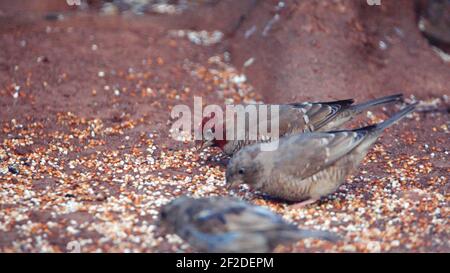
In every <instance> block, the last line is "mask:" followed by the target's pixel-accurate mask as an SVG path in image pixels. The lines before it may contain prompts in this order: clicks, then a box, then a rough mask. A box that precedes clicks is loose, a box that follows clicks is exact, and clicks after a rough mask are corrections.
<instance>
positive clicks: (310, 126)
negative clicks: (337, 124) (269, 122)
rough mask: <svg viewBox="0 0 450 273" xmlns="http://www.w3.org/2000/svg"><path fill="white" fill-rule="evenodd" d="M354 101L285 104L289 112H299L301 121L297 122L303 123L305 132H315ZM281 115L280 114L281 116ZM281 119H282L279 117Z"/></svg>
mask: <svg viewBox="0 0 450 273" xmlns="http://www.w3.org/2000/svg"><path fill="white" fill-rule="evenodd" d="M353 102H354V101H353V100H352V99H349V100H339V101H331V102H303V103H292V104H287V105H286V106H288V108H290V111H297V112H298V111H300V112H301V113H302V119H303V120H301V119H300V120H298V122H301V123H304V127H305V129H307V130H306V131H315V130H318V129H320V128H321V127H323V126H324V125H326V124H327V123H328V122H330V121H331V120H333V119H334V118H335V117H336V115H338V113H340V112H341V111H343V110H345V109H347V108H348V107H350V105H351V104H352V103H353ZM281 115H282V114H281ZM281 119H283V117H282V116H281Z"/></svg>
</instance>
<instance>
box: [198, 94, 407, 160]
mask: <svg viewBox="0 0 450 273" xmlns="http://www.w3.org/2000/svg"><path fill="white" fill-rule="evenodd" d="M402 98H403V95H402V94H396V95H391V96H387V97H382V98H378V99H374V100H371V101H368V102H365V103H361V104H356V105H353V102H354V100H353V99H349V100H339V101H331V102H303V103H292V104H280V105H278V106H279V137H280V138H281V137H283V136H287V135H291V134H295V133H305V132H317V131H322V132H323V131H329V130H336V129H339V128H340V126H341V125H342V124H344V123H345V122H347V121H350V120H351V119H352V118H353V117H355V116H356V115H358V114H360V113H362V112H364V111H365V110H367V109H368V108H370V107H373V106H376V105H380V104H385V103H390V102H396V101H400V100H402ZM255 106H256V107H257V108H258V107H259V106H260V105H255ZM270 106H271V105H270ZM269 109H270V108H269ZM257 113H259V111H258V112H257ZM214 117H215V115H214V113H212V115H211V116H209V117H205V118H203V120H202V123H201V124H200V129H201V130H202V132H205V134H204V135H203V140H199V141H197V143H196V145H197V146H198V147H199V148H198V149H199V150H202V149H204V148H206V147H210V146H213V147H219V148H220V149H221V150H222V151H223V152H224V153H225V154H227V155H233V154H234V153H236V152H237V151H238V150H239V149H241V148H242V147H244V146H247V145H250V144H254V143H256V142H260V141H263V140H265V139H268V138H269V137H270V136H265V135H261V132H258V134H259V135H258V136H257V139H258V140H252V139H249V126H256V124H247V122H246V124H245V126H246V127H245V132H246V135H245V139H243V140H237V139H236V137H234V138H233V139H227V134H226V130H227V127H226V124H227V122H223V123H219V124H215V120H214ZM217 126H219V127H217ZM267 126H268V128H272V127H271V123H270V118H269V120H268V125H267ZM220 127H222V128H223V137H222V138H221V139H216V137H215V130H216V128H220ZM205 129H206V130H205Z"/></svg>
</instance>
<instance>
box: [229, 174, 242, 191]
mask: <svg viewBox="0 0 450 273" xmlns="http://www.w3.org/2000/svg"><path fill="white" fill-rule="evenodd" d="M225 176H226V178H225V179H226V180H225V183H226V188H227V189H228V190H237V189H239V185H241V184H242V183H243V181H241V180H239V179H236V180H233V181H231V179H230V177H228V176H227V175H225Z"/></svg>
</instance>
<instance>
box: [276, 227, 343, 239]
mask: <svg viewBox="0 0 450 273" xmlns="http://www.w3.org/2000/svg"><path fill="white" fill-rule="evenodd" d="M283 237H285V239H288V240H301V239H306V238H314V239H320V240H326V241H330V242H337V241H339V240H341V238H340V237H339V236H338V235H337V234H336V233H333V232H329V231H323V230H305V229H299V230H295V231H289V232H285V233H284V236H283Z"/></svg>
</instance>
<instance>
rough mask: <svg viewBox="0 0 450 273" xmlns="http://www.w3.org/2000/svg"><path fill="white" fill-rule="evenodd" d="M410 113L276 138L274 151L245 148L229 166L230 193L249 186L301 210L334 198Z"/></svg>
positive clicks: (227, 173) (405, 110)
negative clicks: (361, 125)
mask: <svg viewBox="0 0 450 273" xmlns="http://www.w3.org/2000/svg"><path fill="white" fill-rule="evenodd" d="M414 108H415V104H414V105H409V106H407V107H406V108H405V109H403V110H401V111H400V112H398V113H396V114H395V115H394V116H392V117H391V118H389V119H388V120H386V121H384V122H382V123H379V124H376V125H372V126H368V127H364V128H360V129H356V130H343V131H335V132H326V133H322V132H315V133H304V134H297V135H292V136H288V137H284V138H281V139H280V140H279V146H278V149H277V150H275V151H261V149H260V144H254V145H251V146H247V147H245V148H243V149H241V150H240V151H239V152H237V153H236V154H235V155H234V156H233V158H232V159H231V160H230V162H229V164H228V166H227V170H226V181H227V184H228V185H229V186H230V187H236V186H238V185H239V184H242V183H245V184H248V185H249V186H250V187H251V188H253V189H256V190H259V191H261V192H263V193H267V194H269V195H271V196H274V197H278V198H282V199H285V200H289V201H295V202H301V201H303V202H302V203H300V204H297V205H295V207H301V206H303V205H306V204H310V203H313V202H315V201H316V200H318V199H319V198H320V197H322V196H324V195H328V194H330V193H332V192H334V191H335V190H336V189H337V188H338V187H339V186H340V185H341V184H342V183H343V182H344V181H345V178H346V176H347V175H349V174H350V173H351V172H352V171H354V170H356V168H357V167H358V165H359V163H360V162H361V161H362V160H363V158H364V157H365V155H366V154H367V152H368V150H369V148H370V146H371V145H372V144H373V143H374V142H375V141H376V140H377V139H378V137H379V136H380V134H381V133H382V132H383V130H384V129H386V128H387V127H389V126H390V125H392V124H393V123H395V122H396V121H398V120H400V119H401V118H403V117H404V116H406V115H407V114H408V113H411V112H412V111H413V110H414Z"/></svg>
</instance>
